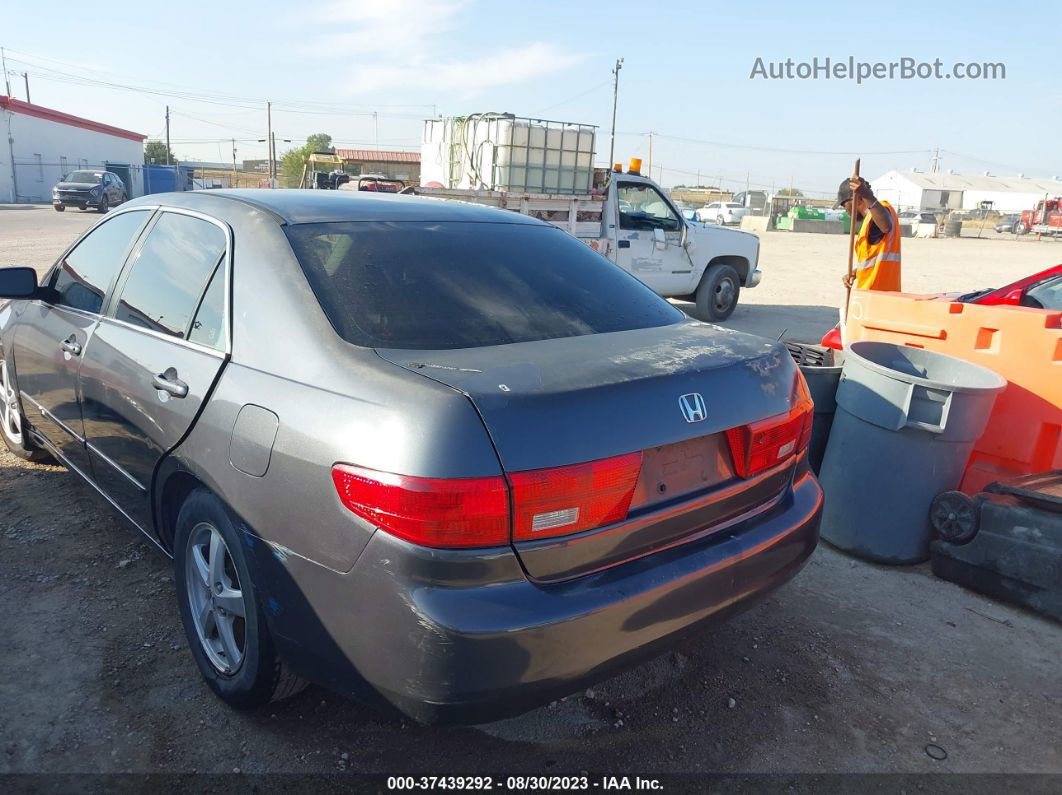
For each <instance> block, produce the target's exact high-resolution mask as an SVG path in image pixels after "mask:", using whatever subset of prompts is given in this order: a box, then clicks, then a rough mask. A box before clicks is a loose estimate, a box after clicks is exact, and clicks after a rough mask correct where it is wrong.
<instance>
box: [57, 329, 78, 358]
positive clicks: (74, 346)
mask: <svg viewBox="0 0 1062 795" xmlns="http://www.w3.org/2000/svg"><path fill="white" fill-rule="evenodd" d="M59 347H60V348H62V349H63V350H64V351H66V352H67V353H69V354H70V355H71V356H80V355H81V343H79V342H78V341H77V338H76V337H75V336H74V335H73V334H71V335H70V336H69V337H67V338H66V339H65V340H63V342H62V344H61V345H60V346H59Z"/></svg>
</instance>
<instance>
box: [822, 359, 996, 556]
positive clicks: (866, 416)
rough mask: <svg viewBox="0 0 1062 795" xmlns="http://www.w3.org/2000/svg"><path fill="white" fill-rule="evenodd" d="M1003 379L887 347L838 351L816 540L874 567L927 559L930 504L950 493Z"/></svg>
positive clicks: (962, 363)
mask: <svg viewBox="0 0 1062 795" xmlns="http://www.w3.org/2000/svg"><path fill="white" fill-rule="evenodd" d="M1006 385H1007V382H1006V380H1005V379H1004V378H1002V377H1001V376H999V375H997V374H996V373H994V372H992V371H991V370H987V369H985V368H984V367H980V366H979V365H976V364H971V363H970V362H965V361H963V360H962V359H956V358H954V357H952V356H945V355H944V354H942V353H933V352H931V351H926V350H922V349H921V348H908V347H904V346H902V345H892V344H890V343H887V342H854V343H852V345H851V346H850V347H849V349H848V350H847V351H846V357H845V361H844V367H843V369H842V372H841V381H840V384H839V385H838V388H837V410H836V413H835V414H834V418H833V428H832V429H831V431H830V440H829V443H828V444H827V446H826V457H825V459H824V460H823V462H822V471H821V472H820V474H819V480H820V482H821V483H822V488H823V490H824V491H825V492H826V506H825V509H824V510H823V514H822V530H821V532H822V537H823V538H825V539H826V540H827V541H829V542H830V543H831V544H833V545H834V546H837V547H840V548H841V549H844V550H847V551H849V552H852V553H854V554H856V555H858V556H860V557H864V558H867V559H869V560H874V561H877V562H879V563H918V562H920V561H923V560H927V559H928V558H929V541H930V535H931V530H930V525H929V506H930V503H931V502H932V501H933V498H934V497H935V496H936V495H937V494H939V493H940V492H942V491H947V490H949V489H954V488H956V487H957V486H958V485H959V481H960V480H961V479H962V473H963V469H964V468H965V467H966V461H967V459H968V458H969V457H970V450H971V448H972V447H973V444H974V442H976V441H977V439H978V438H979V437H980V436H981V434H982V432H983V431H984V428H985V424H986V423H987V421H988V415H989V414H990V413H991V411H992V405H993V404H994V403H995V400H996V395H997V394H999V392H1001V391H1002V390H1003V389H1004V387H1006Z"/></svg>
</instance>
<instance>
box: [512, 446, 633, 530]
mask: <svg viewBox="0 0 1062 795" xmlns="http://www.w3.org/2000/svg"><path fill="white" fill-rule="evenodd" d="M641 468H642V454H641V453H630V454H629V455H621V456H617V457H616V458H605V459H602V460H599V461H590V462H589V463H586V464H574V465H572V466H565V467H557V468H555V469H536V470H532V471H530V472H514V473H512V474H510V475H509V483H510V484H511V486H512V490H513V538H514V539H515V540H516V541H530V540H533V539H536V538H549V537H551V536H557V535H567V534H569V533H578V532H580V531H582V530H592V529H593V528H595V527H601V526H602V525H606V524H612V523H613V522H620V521H623V520H624V519H626V518H627V512H628V511H629V510H630V507H631V498H632V497H633V496H634V487H635V485H637V483H638V475H639V473H640V472H641Z"/></svg>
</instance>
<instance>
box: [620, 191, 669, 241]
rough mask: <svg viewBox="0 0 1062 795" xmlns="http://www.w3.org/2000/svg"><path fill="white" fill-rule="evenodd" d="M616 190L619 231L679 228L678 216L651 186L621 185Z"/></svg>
mask: <svg viewBox="0 0 1062 795" xmlns="http://www.w3.org/2000/svg"><path fill="white" fill-rule="evenodd" d="M617 190H618V192H617V198H618V199H619V216H620V229H667V230H675V229H678V228H679V225H680V224H679V219H678V216H677V215H675V212H674V210H672V209H671V205H669V204H668V203H667V201H665V199H664V197H663V196H661V195H660V193H659V191H657V190H656V189H655V188H653V187H652V186H650V185H642V184H637V183H630V184H622V183H621V184H620V185H619V188H618V189H617Z"/></svg>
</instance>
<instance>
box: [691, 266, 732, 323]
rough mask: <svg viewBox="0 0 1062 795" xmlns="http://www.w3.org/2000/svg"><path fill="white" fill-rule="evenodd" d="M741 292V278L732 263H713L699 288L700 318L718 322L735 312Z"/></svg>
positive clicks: (697, 313) (697, 314) (698, 314)
mask: <svg viewBox="0 0 1062 795" xmlns="http://www.w3.org/2000/svg"><path fill="white" fill-rule="evenodd" d="M740 294H741V279H740V278H739V277H738V273H737V271H736V270H734V269H733V268H732V267H731V266H730V265H712V266H711V267H710V268H708V270H707V271H705V273H704V277H703V278H702V279H701V286H700V287H698V288H697V312H696V316H697V319H698V320H705V321H708V322H710V323H718V322H720V321H722V320H726V319H727V318H728V317H730V316H731V315H732V314H733V313H734V307H736V306H737V302H738V296H739V295H740Z"/></svg>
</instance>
